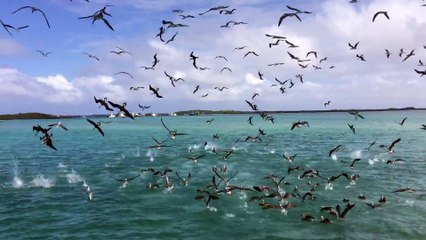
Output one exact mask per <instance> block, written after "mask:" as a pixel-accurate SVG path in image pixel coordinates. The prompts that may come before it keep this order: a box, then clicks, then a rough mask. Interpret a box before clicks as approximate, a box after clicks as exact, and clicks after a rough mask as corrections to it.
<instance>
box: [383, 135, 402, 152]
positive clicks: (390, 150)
mask: <svg viewBox="0 0 426 240" xmlns="http://www.w3.org/2000/svg"><path fill="white" fill-rule="evenodd" d="M400 141H401V138H398V139H396V140H395V141H393V142H392V143H391V144H390V145H389V146H386V145H380V146H379V147H381V148H386V149H387V150H388V152H389V153H394V150H393V148H394V147H395V144H397V143H399V142H400Z"/></svg>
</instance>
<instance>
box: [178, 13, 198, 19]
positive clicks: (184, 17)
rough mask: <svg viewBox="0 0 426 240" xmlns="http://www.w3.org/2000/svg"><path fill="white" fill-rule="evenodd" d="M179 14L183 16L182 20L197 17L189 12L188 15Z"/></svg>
mask: <svg viewBox="0 0 426 240" xmlns="http://www.w3.org/2000/svg"><path fill="white" fill-rule="evenodd" d="M179 16H180V17H182V20H185V19H187V18H195V17H194V16H193V15H190V14H188V15H183V14H180V15H179Z"/></svg>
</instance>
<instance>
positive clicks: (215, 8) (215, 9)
mask: <svg viewBox="0 0 426 240" xmlns="http://www.w3.org/2000/svg"><path fill="white" fill-rule="evenodd" d="M228 7H229V6H217V7H212V8H210V9H209V10H207V11H205V12H202V13H199V14H198V15H200V16H201V15H204V14H206V13H208V12H211V11H220V10H223V9H226V8H228Z"/></svg>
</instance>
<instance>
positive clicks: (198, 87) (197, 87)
mask: <svg viewBox="0 0 426 240" xmlns="http://www.w3.org/2000/svg"><path fill="white" fill-rule="evenodd" d="M198 90H200V85H197V86H195V89H194V91H192V94H194V93H196V92H197V91H198Z"/></svg>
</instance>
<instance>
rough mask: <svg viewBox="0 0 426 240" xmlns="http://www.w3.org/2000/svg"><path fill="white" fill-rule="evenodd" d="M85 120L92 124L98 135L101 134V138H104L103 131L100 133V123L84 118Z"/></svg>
mask: <svg viewBox="0 0 426 240" xmlns="http://www.w3.org/2000/svg"><path fill="white" fill-rule="evenodd" d="M86 120H87V121H88V122H89V123H90V124H92V126H93V127H94V128H96V129H97V130H98V131H99V133H100V134H102V136H105V134H104V131H102V129H101V122H94V121H92V120H90V119H88V118H86Z"/></svg>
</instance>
